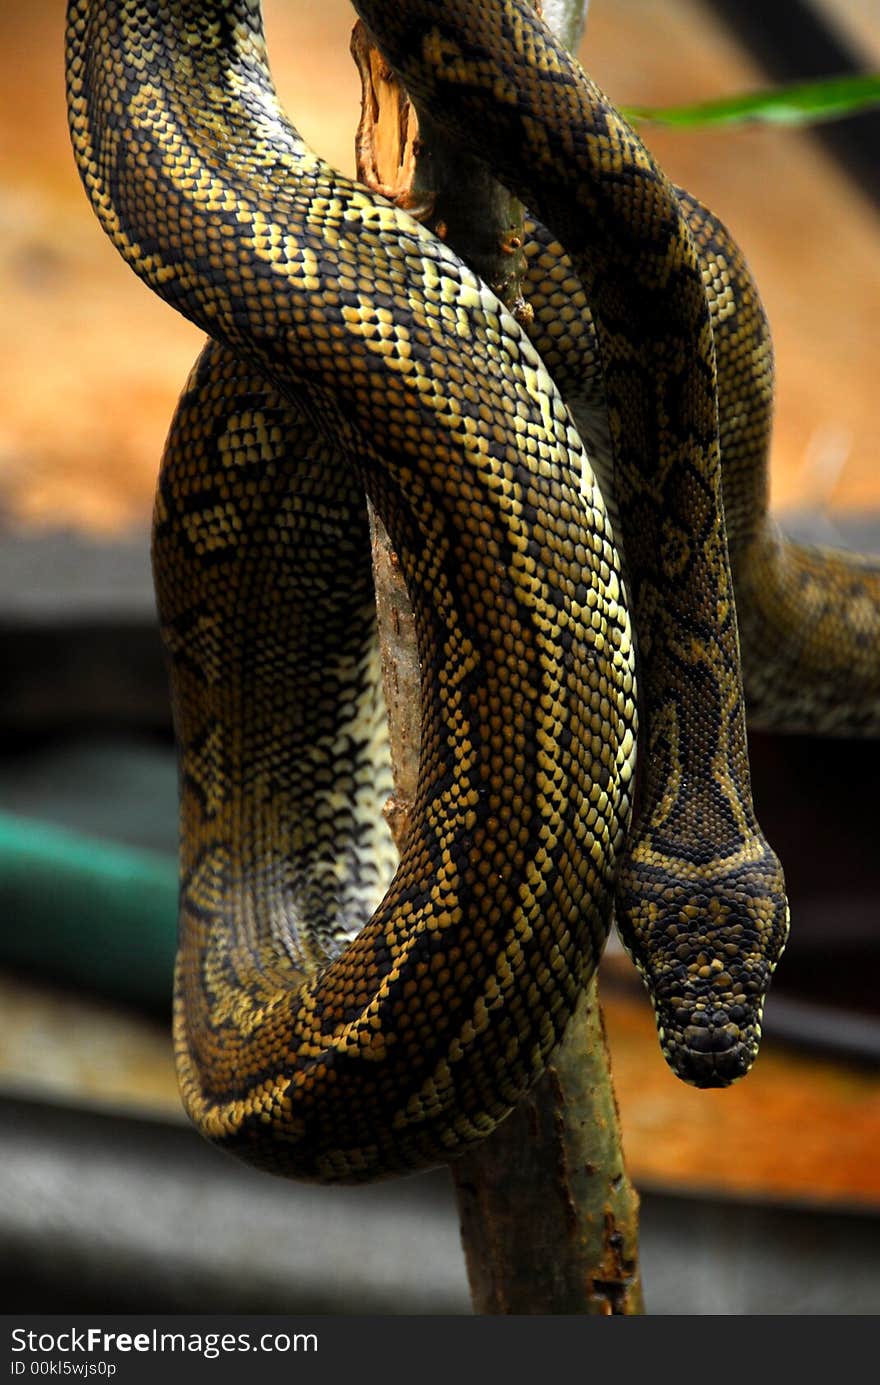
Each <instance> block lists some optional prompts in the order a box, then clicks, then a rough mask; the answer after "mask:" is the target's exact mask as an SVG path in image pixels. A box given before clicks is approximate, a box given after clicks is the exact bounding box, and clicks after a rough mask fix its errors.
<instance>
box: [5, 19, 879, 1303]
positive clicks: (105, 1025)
mask: <svg viewBox="0 0 880 1385" xmlns="http://www.w3.org/2000/svg"><path fill="white" fill-rule="evenodd" d="M264 9H265V12H266V17H267V25H268V29H269V37H270V44H271V48H272V56H273V62H274V66H275V70H276V73H277V78H278V84H279V87H280V89H281V92H282V94H283V96H284V97H285V100H286V102H287V104H288V107H289V109H290V111H291V113H292V115H293V117H294V119H295V120H296V121H297V123H298V124H299V125H300V127H301V128H302V130H303V132H304V134H305V135H306V137H307V138H308V139H309V140H310V141H311V142H312V143H313V145H314V146H315V147H316V148H317V149H318V150H319V151H320V152H321V153H322V154H323V155H324V156H325V157H326V158H327V159H329V160H330V161H331V162H333V163H335V164H336V165H337V166H338V167H340V168H342V169H343V170H345V171H346V172H349V173H351V172H353V163H354V158H353V131H354V127H355V124H356V121H357V113H358V82H357V77H356V74H355V71H354V68H353V66H352V64H351V62H350V59H349V57H348V36H349V32H350V27H351V23H352V21H353V15H352V13H351V11H350V9H349V7H348V5H347V4H346V3H345V0H324V2H323V3H322V4H321V5H313V4H300V5H296V4H290V3H289V0H266V2H265V5H264ZM62 34H63V5H62V4H61V0H32V3H31V4H29V5H27V6H24V5H19V6H12V5H4V6H2V7H0V66H2V80H0V227H2V241H0V300H2V302H3V303H4V305H6V313H5V319H4V320H5V330H4V332H3V334H2V337H0V382H2V384H0V390H2V398H3V401H4V404H3V410H2V414H0V627H2V635H3V646H4V657H3V668H4V676H3V678H2V679H0V914H2V928H0V1015H2V1022H0V1274H2V1275H3V1297H4V1302H5V1303H6V1305H7V1311H8V1310H9V1309H28V1310H30V1311H34V1312H39V1311H46V1312H49V1311H61V1310H72V1311H77V1310H80V1311H85V1310H87V1309H98V1308H103V1309H105V1310H107V1311H124V1310H126V1309H128V1310H133V1311H139V1310H142V1311H149V1310H154V1309H155V1310H158V1309H168V1310H171V1311H217V1312H220V1311H235V1310H239V1311H245V1310H251V1311H291V1312H296V1311H319V1312H354V1313H360V1312H406V1313H410V1312H466V1311H468V1296H467V1285H466V1281H465V1274H464V1268H463V1262H462V1259H461V1254H460V1250H459V1246H458V1230H457V1223H456V1216H455V1208H454V1202H453V1199H452V1193H451V1188H450V1184H449V1180H448V1178H447V1176H446V1175H445V1173H442V1172H440V1173H435V1174H429V1175H426V1176H423V1177H417V1178H411V1179H407V1180H402V1181H399V1182H395V1183H390V1184H386V1185H382V1186H380V1187H378V1188H372V1189H354V1190H344V1191H336V1190H330V1189H321V1188H310V1187H300V1186H296V1185H293V1184H285V1183H282V1182H280V1181H278V1180H273V1179H272V1178H270V1177H269V1176H266V1175H259V1174H256V1173H253V1172H250V1171H249V1170H246V1169H244V1168H239V1167H238V1166H236V1165H234V1164H233V1163H232V1162H231V1161H229V1160H227V1159H225V1158H224V1157H223V1156H221V1155H220V1154H218V1153H216V1152H215V1151H213V1150H211V1149H209V1148H208V1147H207V1146H204V1145H202V1144H201V1143H200V1142H199V1141H198V1139H197V1137H196V1136H195V1135H194V1134H193V1133H192V1132H191V1131H190V1130H189V1128H188V1127H187V1126H186V1124H185V1123H184V1121H183V1118H182V1115H181V1113H180V1110H179V1105H178V1101H177V1095H176V1088H175V1082H174V1075H173V1069H172V1063H171V1055H170V1045H169V1039H168V1005H169V996H170V965H171V959H172V956H173V947H174V929H175V889H176V885H175V860H174V853H175V850H176V785H175V766H174V755H173V744H172V740H171V733H170V723H169V713H168V704H167V695H166V690H165V679H164V670H163V667H162V659H161V652H160V648H159V641H158V635H157V631H156V626H155V616H154V610H153V599H152V588H151V582H150V574H149V557H148V546H149V516H150V508H151V504H152V492H153V486H154V483H155V476H156V471H157V466H158V459H159V456H160V453H161V449H162V443H163V440H164V435H165V431H166V429H167V425H168V421H169V419H170V417H171V412H172V409H173V407H174V402H175V399H176V397H177V394H178V393H179V391H180V388H181V386H182V383H183V381H184V379H185V377H186V374H187V371H188V368H189V366H190V364H191V362H192V360H193V359H194V357H195V355H196V354H197V352H198V349H199V345H200V341H199V337H198V334H197V333H196V332H195V331H194V329H193V328H191V327H190V326H189V325H188V324H186V323H184V322H183V321H182V320H181V319H179V318H177V317H176V316H175V315H174V314H173V313H171V312H170V310H168V309H167V308H166V307H165V306H164V305H163V304H161V303H160V302H159V301H158V300H156V299H155V298H153V297H152V296H151V295H150V293H149V292H148V291H147V290H146V289H145V288H144V287H143V286H142V285H140V284H139V283H138V282H137V281H136V280H135V279H134V277H133V276H132V275H131V274H130V273H129V271H128V270H127V269H126V268H125V267H124V266H123V265H122V263H121V261H120V260H119V259H118V257H117V256H116V253H115V252H114V251H113V250H112V248H111V247H110V246H109V244H108V243H107V242H106V241H105V240H104V238H103V236H102V234H101V232H100V230H99V228H98V225H97V223H96V222H95V220H94V218H93V216H92V214H91V212H90V210H89V208H88V206H87V204H86V200H85V197H84V195H83V193H82V190H81V189H80V187H79V184H78V181H77V176H76V173H75V170H74V167H73V162H72V158H71V155H70V151H69V147H68V141H67V133H66V125H65V116H64V99H63V62H62ZM581 57H582V61H583V62H584V64H585V66H586V67H587V68H588V70H589V71H590V72H591V74H592V75H593V76H595V78H596V79H597V80H598V82H599V83H600V85H601V86H602V87H603V88H604V89H605V90H606V91H607V92H608V93H609V95H610V96H611V98H612V99H613V100H614V101H615V102H616V103H617V104H622V105H651V104H653V105H658V106H664V105H670V104H674V103H679V102H685V101H698V100H703V99H709V98H712V97H716V96H721V95H728V94H733V93H736V92H742V91H747V90H756V89H761V88H764V87H767V86H769V85H773V84H774V83H776V82H781V81H787V80H793V79H795V78H798V77H809V76H823V75H833V74H835V73H840V72H845V71H849V72H855V71H862V70H870V69H874V70H876V69H877V68H878V67H880V15H878V11H877V6H876V0H776V3H775V4H774V5H772V6H766V5H760V4H758V3H755V0H737V2H736V3H730V2H729V0H715V2H714V3H713V2H712V0H668V3H667V4H664V5H662V6H658V5H656V4H655V3H652V0H593V4H592V7H591V13H590V18H589V23H588V26H587V32H586V37H585V42H584V46H583V49H582V53H581ZM878 118H880V117H878V114H877V113H876V112H875V113H873V114H866V115H862V116H860V117H858V118H851V119H848V120H846V121H842V122H839V123H838V124H836V125H834V126H828V127H823V129H822V130H821V131H816V132H813V133H809V134H808V133H803V132H801V133H794V132H791V131H785V130H779V129H775V130H768V129H760V130H759V129H740V130H736V131H727V132H724V133H721V132H708V131H704V132H689V133H683V132H670V131H665V130H660V129H657V130H653V129H652V130H648V131H647V132H646V137H647V139H648V142H649V143H650V145H651V147H652V149H653V150H654V152H655V153H656V155H657V156H658V158H659V160H660V162H661V164H662V165H663V166H664V167H665V169H666V171H667V172H668V173H669V175H670V176H671V177H672V178H673V179H674V180H675V181H676V182H678V183H681V184H682V185H684V186H685V187H687V188H689V189H690V190H691V191H692V192H694V193H696V194H697V195H698V196H699V197H700V198H701V199H702V200H704V201H705V202H707V203H708V204H709V205H710V206H711V207H713V208H714V209H715V210H716V211H717V212H718V213H719V214H720V215H721V216H722V217H723V218H724V219H725V220H726V221H727V222H728V224H729V225H730V227H731V229H732V230H733V231H734V233H735V235H736V236H737V238H738V239H739V240H740V242H741V244H742V245H743V247H744V249H745V251H746V253H747V255H748V257H749V260H750V262H751V264H752V267H753V269H754V271H755V273H756V276H757V279H758V282H759V283H760V285H761V287H762V292H763V295H764V299H765V302H766V305H767V308H768V312H769V315H770V318H771V322H772V325H773V331H774V338H775V343H776V351H777V363H778V404H777V422H776V435H775V445H774V454H773V496H774V507H775V509H776V510H777V511H778V512H779V514H780V515H781V516H782V518H783V519H784V521H785V522H786V524H787V526H788V527H789V528H790V529H792V530H794V531H796V532H797V533H799V534H801V535H805V536H808V537H814V538H817V539H819V540H821V541H823V542H832V543H842V544H848V545H851V546H855V547H859V548H870V549H873V550H874V551H877V550H878V549H880V473H878V470H877V467H876V465H875V451H876V416H877V411H876V390H877V381H878V379H880V333H878V328H877V324H878V321H880V268H878V263H880V260H878V254H877V249H878V202H880V192H878V167H877V161H876V150H877V148H878V147H880V141H878V133H880V132H878ZM753 758H754V777H755V793H756V802H757V807H758V812H759V816H760V818H761V820H762V824H763V826H764V828H765V831H766V833H767V836H768V837H769V838H770V840H771V841H772V842H773V844H774V846H775V847H776V848H777V850H778V852H779V854H780V856H781V857H782V859H783V862H784V865H785V868H786V873H787V876H788V881H789V887H790V896H791V902H792V920H793V934H792V942H791V944H790V947H789V950H788V953H787V954H786V957H785V959H784V962H783V965H782V967H781V968H780V971H779V974H778V980H777V982H776V983H775V984H774V989H773V993H772V995H771V999H770V1001H769V1003H768V1007H767V1016H766V1018H767V1039H766V1043H765V1048H764V1051H763V1053H762V1056H761V1058H760V1060H759V1062H758V1064H757V1066H756V1068H755V1070H754V1072H753V1073H752V1075H751V1076H750V1077H749V1078H748V1080H747V1081H746V1082H744V1083H742V1084H741V1085H740V1086H738V1087H736V1088H735V1089H733V1090H731V1091H729V1092H702V1093H701V1092H695V1091H692V1090H690V1089H689V1088H686V1087H684V1086H683V1085H681V1084H680V1083H678V1082H677V1081H676V1080H675V1079H674V1078H673V1077H672V1076H671V1074H670V1073H669V1072H668V1070H667V1069H666V1067H665V1064H664V1063H663V1060H662V1057H661V1055H660V1052H659V1049H658V1047H657V1044H656V1039H655V1037H654V1026H653V1021H652V1018H651V1014H650V1009H649V1006H648V1005H647V1002H646V1000H645V998H644V996H643V995H642V993H641V990H640V988H639V986H638V983H637V980H636V979H635V978H634V973H633V972H632V971H631V969H630V967H629V964H628V963H627V962H626V960H625V959H624V958H623V957H622V955H621V954H620V952H619V950H615V949H611V951H610V953H609V957H608V960H607V963H606V965H605V968H604V976H603V985H602V994H603V1001H604V1006H605V1013H606V1021H607V1026H608V1030H609V1038H610V1042H611V1048H612V1057H613V1064H614V1075H615V1083H616V1086H617V1091H618V1097H619V1102H620V1107H621V1119H622V1124H623V1130H624V1139H625V1145H626V1150H627V1156H628V1161H629V1166H630V1171H631V1173H632V1176H633V1178H634V1180H635V1182H636V1183H637V1185H638V1187H639V1188H640V1190H641V1192H642V1194H643V1213H644V1218H643V1271H644V1279H645V1290H646V1298H647V1303H648V1307H649V1310H650V1311H653V1312H679V1313H703V1312H715V1313H745V1312H777V1313H796V1314H803V1313H816V1312H826V1313H844V1312H859V1313H873V1312H876V1311H878V1309H880V1256H878V1253H877V1245H878V1235H877V1232H878V1223H877V1214H878V1210H880V1159H878V1155H877V1150H878V1148H880V1002H878V995H880V986H878V981H880V943H878V922H880V920H878V913H880V910H878V902H880V862H878V852H877V824H878V808H877V799H878V793H877V789H878V781H880V774H878V771H880V753H878V747H877V746H876V745H873V744H855V743H846V742H841V743H833V742H827V741H819V740H809V739H806V738H786V739H782V738H769V737H760V738H758V737H755V738H754V742H753Z"/></svg>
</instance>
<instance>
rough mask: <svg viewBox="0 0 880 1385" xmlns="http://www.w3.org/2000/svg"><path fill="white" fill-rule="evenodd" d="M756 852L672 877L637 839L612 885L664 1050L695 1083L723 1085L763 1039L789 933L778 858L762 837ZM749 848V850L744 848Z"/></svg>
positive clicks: (626, 942) (620, 922)
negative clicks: (770, 991) (766, 1011)
mask: <svg viewBox="0 0 880 1385" xmlns="http://www.w3.org/2000/svg"><path fill="white" fill-rule="evenodd" d="M752 847H753V851H754V857H753V859H748V860H745V861H744V860H743V859H742V857H740V858H739V861H738V862H737V864H736V865H735V866H733V867H732V868H729V869H727V870H725V869H724V867H725V865H726V864H727V863H725V862H724V861H718V862H715V863H712V865H711V866H709V867H708V868H705V869H703V870H700V869H699V868H697V867H691V868H690V870H689V871H688V872H687V878H683V876H684V872H681V873H680V874H679V876H678V878H677V879H676V878H674V877H673V875H672V870H671V867H670V862H669V861H668V860H667V861H666V862H665V863H664V868H663V869H660V868H658V862H657V859H656V853H655V852H654V851H653V850H652V849H651V848H649V847H647V846H643V847H642V848H641V849H639V847H638V846H637V847H636V849H635V850H634V851H633V852H632V854H631V855H630V856H629V858H628V860H627V861H626V862H625V863H624V867H623V869H622V871H621V875H620V877H619V882H618V895H617V923H618V930H619V932H620V936H621V939H622V941H623V943H624V946H625V947H626V949H627V951H628V952H629V954H630V956H631V957H632V959H633V961H634V962H635V964H636V966H637V967H638V969H639V971H640V972H641V974H642V977H643V979H644V981H645V984H646V985H647V988H648V992H649V994H650V996H651V1000H652V1002H653V1005H654V1013H655V1015H656V1019H657V1029H658V1033H659V1038H660V1046H661V1048H662V1050H663V1056H664V1057H665V1059H666V1061H667V1062H668V1063H669V1066H670V1067H671V1068H672V1070H673V1072H675V1073H676V1075H677V1076H678V1077H680V1078H681V1079H682V1080H683V1081H685V1082H688V1083H690V1084H691V1085H692V1086H695V1087H727V1086H729V1085H730V1084H731V1083H732V1082H735V1081H736V1080H737V1078H739V1077H742V1076H744V1075H745V1073H747V1072H748V1070H749V1068H750V1067H751V1066H752V1063H753V1062H754V1060H755V1057H756V1055H757V1052H758V1046H759V1044H760V1041H761V1019H762V1014H763V1009H764V998H765V996H766V993H767V988H768V986H769V984H770V978H771V976H772V974H773V971H774V969H775V967H776V964H777V962H778V960H779V958H780V956H781V954H782V949H783V947H784V945H785V939H786V937H787V934H788V904H787V901H786V898H785V886H784V882H783V878H782V870H781V867H780V865H779V862H778V860H777V859H776V857H775V856H774V854H773V853H772V851H771V850H770V848H769V847H768V846H767V845H766V843H765V842H764V841H763V839H762V838H761V839H758V843H757V846H755V844H754V843H753V844H752ZM750 854H751V853H750Z"/></svg>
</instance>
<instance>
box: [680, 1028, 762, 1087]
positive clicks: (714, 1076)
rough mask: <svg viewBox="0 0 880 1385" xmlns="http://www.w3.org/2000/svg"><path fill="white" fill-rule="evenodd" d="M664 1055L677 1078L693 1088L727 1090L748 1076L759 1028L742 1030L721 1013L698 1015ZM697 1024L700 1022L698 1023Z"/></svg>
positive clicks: (754, 1055)
mask: <svg viewBox="0 0 880 1385" xmlns="http://www.w3.org/2000/svg"><path fill="white" fill-rule="evenodd" d="M692 1021H693V1022H692V1023H691V1024H689V1025H686V1026H685V1028H684V1029H683V1030H682V1031H681V1036H680V1039H679V1040H678V1041H677V1042H676V1043H673V1044H670V1045H669V1046H666V1045H664V1047H663V1053H664V1056H665V1058H666V1061H667V1062H668V1064H669V1066H670V1067H671V1068H672V1070H673V1072H674V1073H675V1074H676V1076H677V1077H680V1078H681V1080H682V1081H683V1082H687V1083H689V1084H690V1085H691V1086H692V1087H729V1086H730V1085H731V1083H732V1082H736V1081H737V1079H738V1078H740V1077H744V1076H745V1074H746V1073H747V1072H748V1070H749V1068H750V1067H751V1066H752V1063H753V1062H754V1061H755V1057H756V1055H757V1052H758V1044H759V1041H760V1025H759V1024H751V1025H749V1026H748V1027H747V1028H746V1029H745V1030H744V1029H743V1028H741V1027H740V1026H739V1025H737V1024H735V1023H733V1021H731V1020H730V1019H729V1016H728V1015H727V1013H726V1012H724V1011H719V1012H716V1013H715V1014H714V1015H712V1016H709V1017H707V1016H705V1015H703V1014H700V1013H697V1014H695V1015H693V1016H692ZM697 1021H700V1022H699V1023H698V1022H697Z"/></svg>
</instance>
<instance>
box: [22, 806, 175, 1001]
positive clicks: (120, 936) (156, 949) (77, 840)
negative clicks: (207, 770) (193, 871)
mask: <svg viewBox="0 0 880 1385" xmlns="http://www.w3.org/2000/svg"><path fill="white" fill-rule="evenodd" d="M0 918H2V920H3V926H2V928H0V964H4V965H9V966H16V967H24V968H27V969H28V970H30V971H38V972H39V973H40V974H41V975H42V976H43V977H47V978H52V979H53V980H57V981H62V982H65V983H67V984H68V985H70V986H73V987H82V988H83V989H85V990H88V991H90V992H93V993H94V992H99V993H101V994H103V995H105V996H110V997H112V998H113V999H115V1000H123V1001H127V1002H131V1003H134V1004H136V1005H139V1006H147V1007H149V1008H150V1009H153V1010H155V1009H160V1008H161V1009H166V1010H167V1009H168V1007H169V1006H170V1003H171V987H172V976H173V969H174V950H175V946H176V930H177V864H176V862H175V861H174V859H173V858H172V857H170V856H164V855H160V854H159V853H157V852H152V851H144V850H139V849H137V848H134V847H128V846H118V845H116V844H115V843H113V842H108V841H104V840H101V839H100V838H94V837H88V836H85V835H80V834H79V833H77V832H72V831H69V830H68V829H66V828H63V827H56V826H54V825H53V824H50V823H46V822H41V821H37V820H35V819H28V818H21V817H15V816H12V815H10V814H6V813H0Z"/></svg>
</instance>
